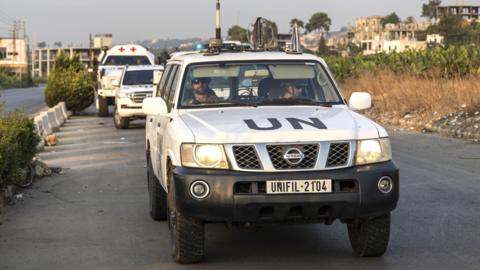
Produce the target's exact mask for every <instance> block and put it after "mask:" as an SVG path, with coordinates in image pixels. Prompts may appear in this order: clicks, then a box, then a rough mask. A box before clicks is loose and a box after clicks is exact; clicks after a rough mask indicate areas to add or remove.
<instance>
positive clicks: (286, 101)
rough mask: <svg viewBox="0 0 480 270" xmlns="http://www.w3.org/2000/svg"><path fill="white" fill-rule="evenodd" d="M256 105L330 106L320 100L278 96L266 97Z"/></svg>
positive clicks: (330, 105)
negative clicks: (276, 97)
mask: <svg viewBox="0 0 480 270" xmlns="http://www.w3.org/2000/svg"><path fill="white" fill-rule="evenodd" d="M258 105H260V106H261V105H314V106H323V107H332V104H331V103H327V102H320V101H315V100H311V99H305V98H278V99H267V100H264V101H262V102H261V103H259V104H258Z"/></svg>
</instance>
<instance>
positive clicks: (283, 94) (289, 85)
mask: <svg viewBox="0 0 480 270" xmlns="http://www.w3.org/2000/svg"><path fill="white" fill-rule="evenodd" d="M303 88H304V86H303V85H302V84H299V83H295V82H284V83H282V84H281V85H280V91H278V90H276V89H272V90H271V93H270V95H269V96H270V98H272V99H292V98H299V97H301V96H302V95H303Z"/></svg>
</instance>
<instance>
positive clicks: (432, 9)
mask: <svg viewBox="0 0 480 270" xmlns="http://www.w3.org/2000/svg"><path fill="white" fill-rule="evenodd" d="M440 4H442V1H441V0H428V4H423V6H422V17H425V18H428V19H429V20H431V19H435V21H436V20H437V17H438V13H437V8H438V6H440Z"/></svg>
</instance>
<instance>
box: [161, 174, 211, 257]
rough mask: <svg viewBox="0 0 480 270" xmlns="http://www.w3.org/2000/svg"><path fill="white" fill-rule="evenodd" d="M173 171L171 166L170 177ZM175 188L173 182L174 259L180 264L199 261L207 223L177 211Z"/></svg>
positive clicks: (170, 220) (170, 198)
mask: <svg viewBox="0 0 480 270" xmlns="http://www.w3.org/2000/svg"><path fill="white" fill-rule="evenodd" d="M172 171H173V168H170V169H169V171H168V174H167V175H169V177H171V176H172V175H173V174H172ZM170 179H173V178H170ZM174 190H175V185H174V183H172V182H171V183H170V184H169V192H168V208H169V209H168V213H169V217H168V223H169V228H170V236H171V245H172V256H173V259H174V260H175V262H176V263H179V264H194V263H199V262H201V261H202V260H203V257H204V250H205V247H204V243H205V225H204V223H203V221H201V220H198V219H195V218H191V217H186V216H184V215H182V214H181V213H178V212H177V210H176V207H175V197H174Z"/></svg>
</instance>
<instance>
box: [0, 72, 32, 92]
mask: <svg viewBox="0 0 480 270" xmlns="http://www.w3.org/2000/svg"><path fill="white" fill-rule="evenodd" d="M32 85H33V81H32V80H31V78H30V76H28V74H24V75H23V76H20V75H17V74H15V73H14V72H13V71H12V70H10V69H9V68H6V67H0V90H1V89H7V88H20V87H29V86H32Z"/></svg>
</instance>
